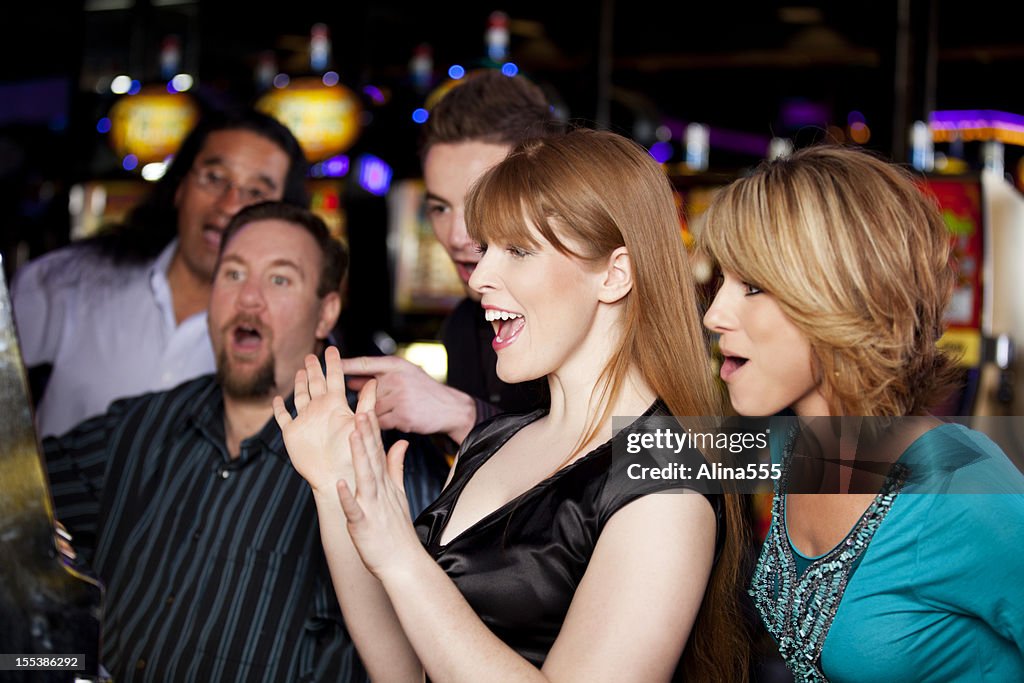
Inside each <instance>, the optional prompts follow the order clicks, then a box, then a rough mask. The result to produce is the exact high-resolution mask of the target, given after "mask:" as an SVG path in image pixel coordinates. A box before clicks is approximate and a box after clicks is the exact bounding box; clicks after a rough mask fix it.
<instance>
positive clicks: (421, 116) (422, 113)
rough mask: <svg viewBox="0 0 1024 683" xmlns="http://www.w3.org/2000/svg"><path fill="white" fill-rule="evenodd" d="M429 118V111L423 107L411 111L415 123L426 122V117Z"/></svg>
mask: <svg viewBox="0 0 1024 683" xmlns="http://www.w3.org/2000/svg"><path fill="white" fill-rule="evenodd" d="M429 118H430V112H429V111H427V110H426V109H424V108H423V107H420V108H419V109H416V110H414V111H413V113H412V120H413V121H415V122H416V123H426V122H427V119H429Z"/></svg>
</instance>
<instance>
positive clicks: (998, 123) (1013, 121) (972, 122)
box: [929, 109, 1024, 131]
mask: <svg viewBox="0 0 1024 683" xmlns="http://www.w3.org/2000/svg"><path fill="white" fill-rule="evenodd" d="M929 124H930V125H931V127H932V128H934V129H939V130H955V129H961V128H1003V129H1008V130H1019V131H1024V116H1021V115H1020V114H1011V113H1009V112H1005V111H995V110H993V109H947V110H945V111H933V112H932V113H931V116H930V117H929Z"/></svg>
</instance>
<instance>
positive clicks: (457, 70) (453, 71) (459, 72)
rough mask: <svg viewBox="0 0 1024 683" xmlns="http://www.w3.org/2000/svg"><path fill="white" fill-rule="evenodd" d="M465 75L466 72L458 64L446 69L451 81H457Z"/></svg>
mask: <svg viewBox="0 0 1024 683" xmlns="http://www.w3.org/2000/svg"><path fill="white" fill-rule="evenodd" d="M465 75H466V70H465V69H464V68H462V66H461V65H459V64H452V65H451V66H450V67H448V77H449V78H451V79H453V80H456V81H457V80H459V79H460V78H462V77H463V76H465Z"/></svg>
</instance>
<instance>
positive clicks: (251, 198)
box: [191, 168, 273, 206]
mask: <svg viewBox="0 0 1024 683" xmlns="http://www.w3.org/2000/svg"><path fill="white" fill-rule="evenodd" d="M191 172H192V174H193V175H195V178H196V185H198V186H199V187H201V188H202V189H203V190H205V191H206V192H208V193H210V194H211V195H214V196H216V197H223V196H224V195H225V194H227V193H228V191H229V190H230V189H231V188H234V189H236V190H238V198H239V199H240V200H241V202H242V203H243V204H245V205H246V206H248V205H249V204H257V203H259V202H264V201H267V200H268V199H273V197H271V196H270V194H269V193H268V191H267V190H266V189H264V188H261V187H242V186H241V185H239V184H237V183H236V182H235V181H233V180H231V178H229V177H228V176H227V175H226V174H225V173H224V172H223V171H221V170H219V169H216V168H193V169H192V171H191Z"/></svg>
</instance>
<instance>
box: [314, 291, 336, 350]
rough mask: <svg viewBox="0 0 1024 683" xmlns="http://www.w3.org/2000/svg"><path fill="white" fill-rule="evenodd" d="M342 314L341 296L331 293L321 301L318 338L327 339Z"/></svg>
mask: <svg viewBox="0 0 1024 683" xmlns="http://www.w3.org/2000/svg"><path fill="white" fill-rule="evenodd" d="M340 314H341V295H340V294H338V293H337V292H331V293H330V294H328V295H327V296H325V297H324V298H323V299H321V301H320V320H319V321H317V324H316V338H317V339H327V335H329V334H330V333H331V330H333V329H334V325H335V324H336V323H337V322H338V316H339V315H340Z"/></svg>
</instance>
